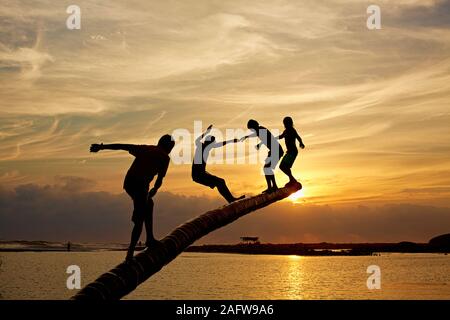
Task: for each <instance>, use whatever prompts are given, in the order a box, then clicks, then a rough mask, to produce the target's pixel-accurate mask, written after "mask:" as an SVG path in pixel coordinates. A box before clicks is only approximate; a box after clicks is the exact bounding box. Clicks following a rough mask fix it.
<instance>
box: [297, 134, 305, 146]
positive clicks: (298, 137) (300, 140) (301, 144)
mask: <svg viewBox="0 0 450 320" xmlns="http://www.w3.org/2000/svg"><path fill="white" fill-rule="evenodd" d="M295 135H296V138H297V140H298V141H299V142H300V148H302V149H305V145H304V144H303V141H302V138H301V137H300V135H299V134H298V133H297V131H295Z"/></svg>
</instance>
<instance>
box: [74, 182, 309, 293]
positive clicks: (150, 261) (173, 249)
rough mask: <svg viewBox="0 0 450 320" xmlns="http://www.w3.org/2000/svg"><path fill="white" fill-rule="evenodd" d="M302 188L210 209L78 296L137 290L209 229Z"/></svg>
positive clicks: (258, 196)
mask: <svg viewBox="0 0 450 320" xmlns="http://www.w3.org/2000/svg"><path fill="white" fill-rule="evenodd" d="M300 189H301V185H300V184H298V185H296V186H292V187H289V188H288V187H285V188H281V189H278V190H277V191H276V192H273V193H269V194H261V195H257V196H254V197H251V198H248V199H244V200H241V201H237V202H234V203H232V204H230V205H226V206H224V207H222V208H219V209H215V210H212V211H208V212H206V213H204V214H202V215H200V216H198V217H197V218H195V219H193V220H191V221H188V222H186V223H185V224H183V225H181V226H179V227H178V228H176V229H175V230H174V231H172V233H170V234H169V235H167V236H166V237H165V238H164V239H162V240H161V245H160V246H157V247H156V248H152V249H151V250H149V249H146V250H144V251H143V252H141V253H139V254H137V255H136V256H135V257H134V259H133V260H132V261H131V262H128V263H125V262H124V263H121V264H119V265H118V266H116V267H115V268H114V269H112V270H111V271H109V272H106V273H104V274H103V275H101V276H100V277H99V278H98V279H97V280H95V281H94V282H92V283H90V284H88V285H87V286H86V287H84V288H83V289H81V290H80V291H79V292H78V293H77V294H76V295H75V296H73V297H72V299H75V300H115V299H120V298H122V297H123V296H125V295H127V294H128V293H130V292H131V291H133V290H134V289H135V288H136V287H137V286H138V285H139V284H141V283H143V282H144V281H145V280H147V279H148V278H149V277H151V276H152V275H153V274H155V273H157V272H158V271H159V270H161V268H162V267H164V266H165V265H166V264H168V263H169V262H170V261H172V260H173V259H175V258H176V256H178V255H179V254H180V253H182V252H183V250H184V249H186V248H187V247H189V246H190V245H191V244H193V243H194V242H195V241H197V240H198V239H200V238H201V237H203V236H205V235H207V234H208V233H210V232H212V231H214V230H216V229H219V228H221V227H223V226H226V225H227V224H229V223H231V222H233V221H234V220H236V219H238V218H240V217H242V216H244V215H246V214H248V213H250V212H252V211H255V210H257V209H260V208H262V207H265V206H267V205H269V204H271V203H274V202H276V201H279V200H282V199H284V198H286V197H288V196H289V195H290V194H292V193H294V192H295V191H298V190H300Z"/></svg>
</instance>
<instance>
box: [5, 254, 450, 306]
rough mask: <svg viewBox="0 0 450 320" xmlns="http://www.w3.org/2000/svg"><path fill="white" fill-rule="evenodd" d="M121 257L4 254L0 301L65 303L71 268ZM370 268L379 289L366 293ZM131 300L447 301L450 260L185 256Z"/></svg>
mask: <svg viewBox="0 0 450 320" xmlns="http://www.w3.org/2000/svg"><path fill="white" fill-rule="evenodd" d="M124 254H125V253H124V252H111V251H103V252H17V253H16V252H6V253H0V259H1V265H0V298H1V299H68V298H69V297H71V296H72V295H73V294H75V293H76V290H69V289H67V287H66V280H67V277H68V276H69V275H68V274H67V273H66V270H67V267H68V266H69V265H78V266H79V267H80V268H81V285H82V286H83V285H85V284H87V283H89V282H90V281H92V280H94V279H95V278H97V277H98V276H99V275H100V274H101V273H103V272H105V271H108V270H109V269H111V268H112V267H114V266H115V265H116V264H118V263H119V262H121V260H122V259H123V258H124ZM369 265H377V266H379V267H380V270H381V289H372V290H369V289H368V288H367V285H366V281H367V278H368V277H369V276H370V275H369V274H367V273H366V271H367V267H368V266H369ZM126 299H450V255H443V254H382V255H381V256H368V257H303V256H273V255H233V254H213V253H184V254H182V255H180V256H179V257H178V258H177V259H175V260H174V261H173V262H172V263H170V264H169V265H168V266H166V267H165V268H163V269H162V270H161V271H160V272H159V273H157V274H156V275H154V276H153V277H151V278H150V279H149V280H147V281H146V282H145V283H144V284H142V285H140V286H139V287H138V288H137V289H136V290H135V291H134V292H133V293H131V294H130V295H128V296H127V297H126Z"/></svg>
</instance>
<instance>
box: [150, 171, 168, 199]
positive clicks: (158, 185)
mask: <svg viewBox="0 0 450 320" xmlns="http://www.w3.org/2000/svg"><path fill="white" fill-rule="evenodd" d="M163 179H164V176H162V175H160V174H158V178H156V181H155V184H154V185H153V188H151V189H150V191H149V192H148V196H149V197H150V198H153V196H154V195H155V194H156V193H157V192H158V189H159V188H161V186H162V183H163Z"/></svg>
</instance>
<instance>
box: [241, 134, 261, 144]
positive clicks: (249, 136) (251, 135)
mask: <svg viewBox="0 0 450 320" xmlns="http://www.w3.org/2000/svg"><path fill="white" fill-rule="evenodd" d="M257 136H258V135H257V134H256V132H252V133H250V134H249V135H246V136H243V137H242V138H240V139H239V141H240V142H242V141H244V140H245V139H248V138H254V137H257Z"/></svg>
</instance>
